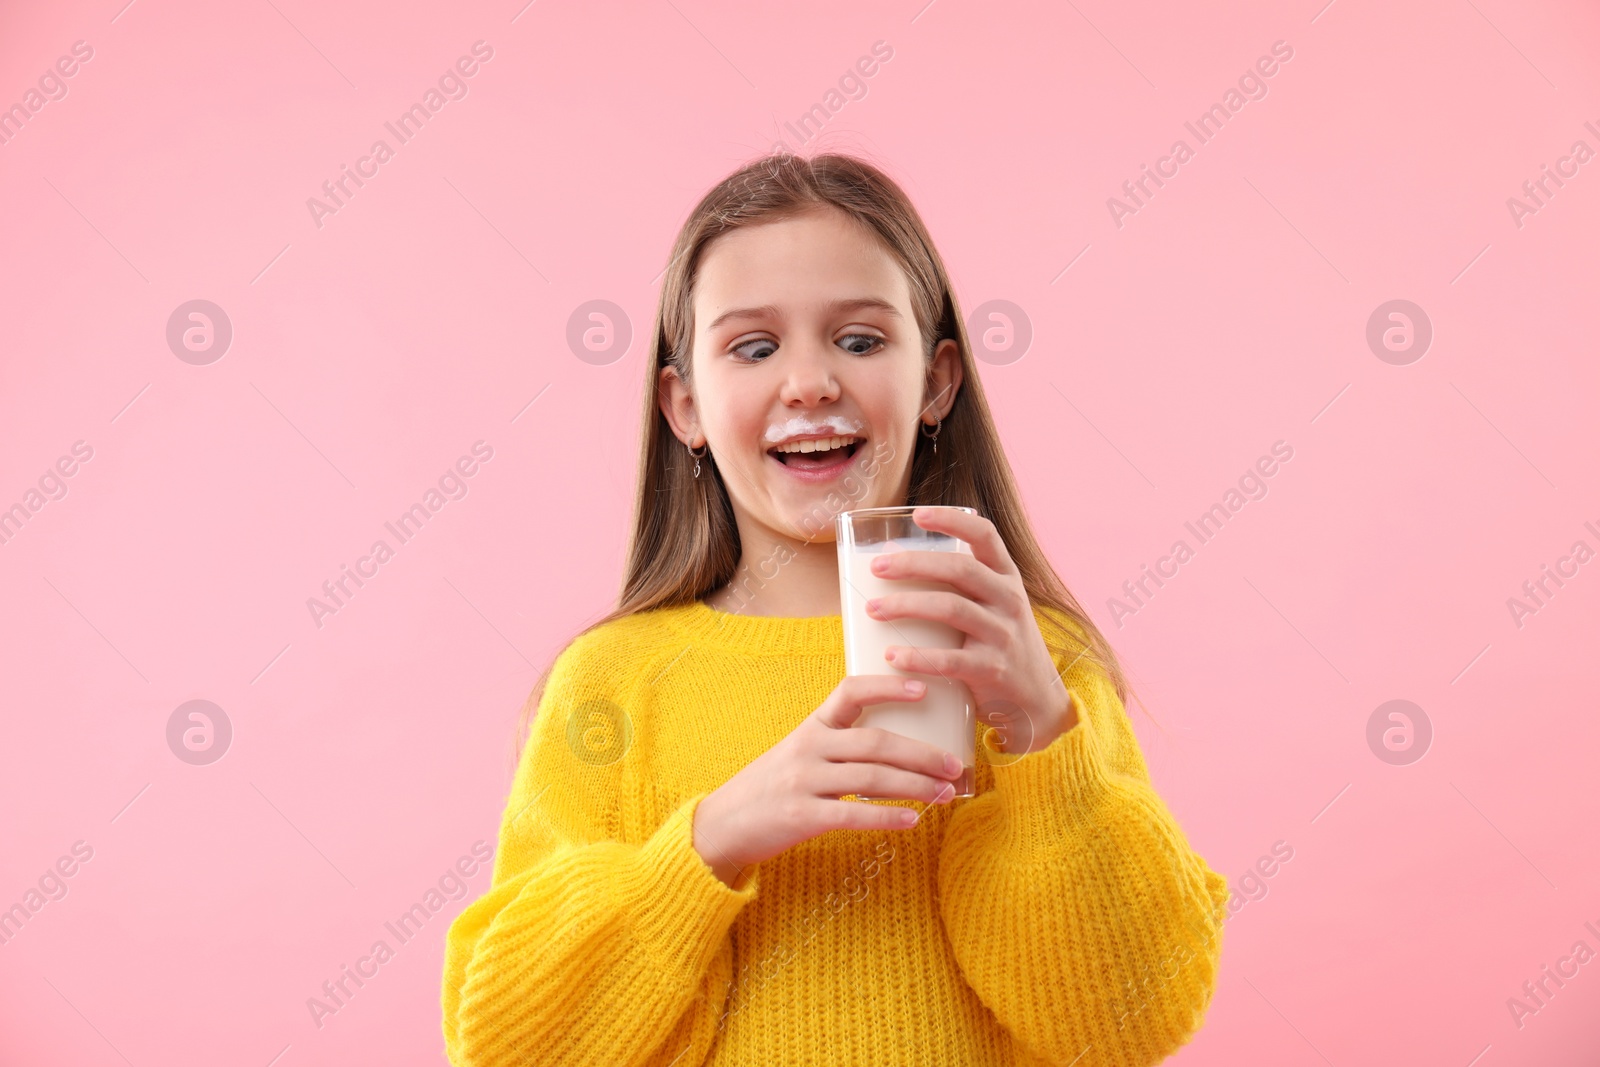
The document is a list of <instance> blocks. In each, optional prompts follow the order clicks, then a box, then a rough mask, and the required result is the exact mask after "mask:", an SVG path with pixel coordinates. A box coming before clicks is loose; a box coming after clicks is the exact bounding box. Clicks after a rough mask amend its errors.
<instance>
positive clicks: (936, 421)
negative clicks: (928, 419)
mask: <svg viewBox="0 0 1600 1067" xmlns="http://www.w3.org/2000/svg"><path fill="white" fill-rule="evenodd" d="M943 428H944V420H943V419H941V418H940V417H939V416H938V415H937V414H935V415H934V416H933V432H932V433H929V432H928V424H927V423H923V424H922V436H924V437H926V438H927V439H928V440H930V441H932V442H933V451H934V454H935V455H937V454H938V452H939V431H940V430H942V429H943Z"/></svg>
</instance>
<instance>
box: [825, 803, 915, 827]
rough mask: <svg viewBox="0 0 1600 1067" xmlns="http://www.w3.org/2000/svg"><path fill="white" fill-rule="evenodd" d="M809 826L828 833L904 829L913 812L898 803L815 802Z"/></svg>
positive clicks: (913, 821) (912, 816)
mask: <svg viewBox="0 0 1600 1067" xmlns="http://www.w3.org/2000/svg"><path fill="white" fill-rule="evenodd" d="M815 803H816V804H817V807H816V808H815V809H814V810H815V811H816V815H815V816H813V820H814V821H813V825H815V826H822V827H826V828H827V829H829V830H908V829H910V828H911V827H912V826H915V825H916V815H917V812H916V811H914V810H912V809H911V808H907V807H904V806H902V805H900V804H868V803H864V802H862V801H859V800H818V801H816V802H815Z"/></svg>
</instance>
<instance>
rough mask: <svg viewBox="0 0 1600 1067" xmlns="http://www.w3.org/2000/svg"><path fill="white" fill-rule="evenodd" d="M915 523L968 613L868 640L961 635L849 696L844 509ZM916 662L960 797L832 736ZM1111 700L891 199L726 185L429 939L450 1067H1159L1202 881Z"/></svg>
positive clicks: (666, 311) (1197, 933) (831, 176)
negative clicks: (959, 703) (958, 701)
mask: <svg viewBox="0 0 1600 1067" xmlns="http://www.w3.org/2000/svg"><path fill="white" fill-rule="evenodd" d="M669 433H670V434H671V437H669V436H668V434H669ZM795 449H800V450H798V451H797V450H795ZM805 449H810V450H809V451H806V450H805ZM908 503H909V504H912V505H921V504H958V505H967V506H969V507H972V508H975V509H976V510H977V511H978V514H977V515H972V514H969V513H965V512H954V513H952V512H943V511H928V510H922V511H919V512H917V513H915V515H914V519H915V521H917V522H918V523H919V524H920V525H923V526H925V527H926V528H928V529H931V530H939V531H943V532H945V533H948V534H951V535H954V536H956V537H959V538H961V539H962V540H964V541H966V542H968V544H969V545H970V547H971V550H972V554H971V555H970V556H967V555H964V554H956V553H942V552H900V553H894V554H892V555H891V556H890V557H889V558H888V559H887V560H885V561H884V562H885V563H886V564H887V565H886V566H882V569H880V571H879V573H880V574H882V575H883V576H885V577H887V578H919V579H923V580H932V581H938V582H943V583H947V584H948V585H950V586H951V587H952V588H953V589H955V590H956V591H955V592H900V593H895V594H892V595H888V596H884V597H882V598H880V600H879V601H878V602H877V603H876V606H875V608H874V609H873V610H874V614H875V616H876V617H878V618H881V619H894V618H900V617H921V618H926V619H934V620H938V621H941V622H945V623H947V624H949V625H951V626H954V627H955V628H956V629H958V630H959V631H961V632H962V633H963V634H964V644H963V647H962V648H960V649H952V650H943V651H933V650H927V651H925V652H923V653H920V654H918V655H915V656H913V655H912V654H911V653H909V652H908V651H907V650H906V649H904V648H898V649H896V648H891V649H890V650H889V652H888V654H887V657H886V659H887V661H888V662H887V664H886V666H885V669H884V672H883V674H881V675H866V676H860V677H851V678H843V677H842V676H843V674H844V641H843V630H842V622H841V619H840V616H839V579H838V571H837V563H836V556H835V545H834V543H833V540H832V531H833V518H834V516H835V515H836V514H837V513H838V512H839V511H842V510H848V509H852V508H867V507H883V506H891V505H904V504H908ZM897 671H903V672H907V673H896V672H897ZM917 673H921V674H924V675H932V674H941V675H944V676H946V677H952V678H957V679H960V680H961V681H963V682H965V683H966V684H967V686H968V687H969V688H970V689H971V691H972V694H973V698H974V701H975V703H976V704H977V708H978V717H979V719H980V720H981V723H982V725H980V727H979V733H980V734H981V737H980V738H978V751H979V752H980V753H981V754H982V755H981V758H980V759H979V762H978V766H977V768H976V779H975V795H973V796H971V797H965V798H962V799H959V800H956V801H954V802H953V803H952V802H951V800H950V797H951V795H952V793H953V792H954V790H953V787H952V786H951V785H950V781H951V780H952V779H954V778H956V777H957V776H958V775H959V774H960V771H961V768H960V763H959V760H957V759H956V757H955V756H954V755H952V754H950V753H946V752H942V751H940V750H939V749H938V748H936V747H934V746H932V745H928V744H924V743H921V742H918V741H914V740H912V739H910V738H906V737H901V736H899V735H896V734H891V733H888V732H886V731H883V730H877V729H870V728H854V727H852V724H853V723H854V722H855V720H856V719H857V717H859V715H860V714H861V711H862V708H863V706H864V705H870V704H874V703H881V702H885V701H897V700H898V701H914V700H917V699H918V698H919V696H920V695H921V693H922V692H924V691H925V690H924V688H923V687H922V683H921V682H915V683H914V684H909V685H908V684H907V683H908V681H909V680H910V679H912V677H913V676H914V675H915V674H917ZM1127 696H1128V687H1127V683H1126V679H1125V678H1124V675H1123V673H1122V670H1121V668H1120V667H1119V665H1118V663H1117V659H1116V656H1115V654H1114V653H1113V652H1112V650H1111V648H1110V646H1109V645H1108V643H1107V642H1106V639H1105V638H1104V636H1103V635H1102V634H1101V633H1100V632H1099V630H1098V629H1096V627H1095V625H1094V623H1093V622H1092V621H1090V619H1089V617H1088V615H1087V614H1086V613H1085V612H1084V611H1083V610H1082V608H1081V607H1079V605H1078V602H1077V600H1076V599H1074V597H1073V596H1072V594H1071V593H1069V592H1068V591H1067V589H1066V587H1065V586H1064V585H1063V584H1062V583H1061V580H1060V579H1059V578H1058V577H1057V575H1056V574H1055V572H1054V571H1053V570H1052V569H1051V567H1050V564H1049V562H1048V561H1047V560H1046V559H1045V557H1044V555H1043V553H1042V552H1041V551H1040V549H1039V546H1038V544H1037V543H1036V541H1035V540H1034V537H1033V533H1032V531H1031V530H1030V529H1029V527H1028V524H1027V521H1026V519H1025V517H1024V514H1023V508H1022V505H1021V501H1020V499H1019V496H1018V493H1017V489H1016V486H1015V484H1014V482H1013V480H1012V476H1011V472H1010V468H1009V466H1008V465H1007V462H1006V460H1005V457H1004V454H1003V453H1002V450H1001V447H1000V440H999V436H998V434H997V432H996V430H995V426H994V423H993V421H992V419H991V417H990V414H989V408H988V405H987V402H986V401H985V399H984V394H983V390H982V388H981V385H980V382H979V380H978V377H977V375H976V373H975V368H974V365H973V360H972V352H971V349H970V347H969V345H968V341H967V335H966V331H965V329H964V327H963V324H962V321H961V315H960V313H959V310H958V308H957V305H956V301H955V297H954V294H953V293H952V291H951V286H950V281H949V278H948V277H947V276H946V274H945V269H944V265H943V263H942V262H941V260H940V258H939V255H938V253H937V252H935V251H934V247H933V242H932V240H931V239H930V238H929V236H928V233H927V231H926V229H925V228H924V227H923V224H922V221H921V219H920V218H919V217H918V215H917V213H916V211H915V209H913V207H912V206H911V204H910V203H909V202H908V200H907V199H906V197H905V195H904V193H903V192H902V191H901V190H900V188H899V187H898V186H896V185H895V184H894V183H893V182H892V181H891V180H890V179H888V178H887V177H885V176H884V175H883V174H882V173H880V172H879V171H878V170H876V169H875V168H873V167H871V166H869V165H868V164H866V163H864V162H861V161H859V160H855V159H852V158H849V157H846V156H840V155H819V156H817V157H815V158H813V159H810V160H807V159H802V158H799V157H795V156H790V155H778V156H773V157H769V158H766V159H762V160H759V161H757V162H755V163H753V164H751V165H749V166H747V167H744V168H743V169H741V170H739V171H737V172H736V173H734V174H733V175H731V176H729V177H728V178H727V179H725V180H724V181H723V182H721V183H720V184H719V185H717V186H716V188H714V189H712V190H711V192H710V193H708V194H707V195H706V197H705V198H704V199H703V200H702V201H701V202H700V204H699V206H698V207H696V208H695V210H694V212H693V213H692V214H691V215H690V217H689V220H688V222H686V223H685V224H684V227H683V229H682V232H681V233H680V234H679V236H678V240H677V243H676V246H675V248H674V249H673V255H672V260H671V263H670V265H669V267H668V269H667V272H666V277H665V281H664V284H663V287H662V295H661V304H660V308H659V310H658V313H657V317H656V329H655V334H654V341H653V351H652V358H651V361H650V367H649V378H648V386H647V389H646V403H645V411H644V433H643V451H642V456H641V465H640V478H639V490H638V498H637V503H636V509H635V515H634V530H633V537H632V543H631V547H630V549H629V554H628V568H627V577H626V579H625V581H624V583H623V588H622V595H621V598H620V601H619V603H618V606H617V608H616V610H615V611H613V612H611V613H610V614H609V615H608V616H606V617H605V618H604V619H602V620H601V621H600V622H599V623H596V624H595V625H593V626H591V627H590V628H589V629H587V630H585V631H584V632H583V633H581V634H580V635H578V637H577V638H575V639H574V640H573V641H572V642H571V643H570V644H569V645H568V646H567V647H566V648H565V649H564V650H563V651H562V652H561V654H560V655H559V656H558V657H557V658H556V660H555V662H554V663H553V665H552V666H551V668H550V671H549V674H548V676H547V678H546V679H545V682H544V684H543V685H542V687H541V689H539V690H536V691H535V693H534V695H533V696H532V697H531V698H530V700H529V706H533V705H534V704H535V703H536V704H537V708H538V712H537V715H536V717H535V718H534V720H533V724H532V727H531V732H530V735H529V738H528V742H527V745H526V747H525V749H524V751H523V753H522V757H521V760H520V762H519V764H518V768H517V773H516V777H515V780H514V783H513V786H512V790H511V796H510V799H509V801H508V803H507V806H506V810H505V814H504V818H503V820H502V823H501V827H500V847H499V850H498V852H497V853H496V856H495V864H494V872H493V881H492V885H491V887H490V888H489V890H488V892H486V893H485V894H484V895H483V896H482V897H480V898H479V899H478V900H476V901H475V902H474V903H473V904H472V905H471V906H469V907H468V908H467V909H466V910H465V911H463V912H462V913H461V914H460V915H459V916H458V917H457V918H456V920H455V921H454V923H452V925H451V927H450V931H449V934H448V940H447V944H446V950H445V965H444V983H443V996H442V999H443V1009H444V1036H445V1045H446V1049H447V1051H448V1054H449V1057H450V1060H451V1062H452V1063H454V1064H457V1065H458V1067H467V1065H472V1067H498V1065H502V1064H504V1065H510V1064H596V1065H605V1067H635V1065H647V1064H654V1065H663V1067H665V1065H673V1067H691V1065H708V1064H719V1065H720V1064H761V1065H766V1064H818V1065H823V1064H827V1065H833V1064H871V1065H886V1064H972V1065H983V1067H988V1065H1000V1064H1083V1065H1089V1064H1119V1065H1121V1064H1129V1065H1131V1064H1140V1065H1142V1064H1153V1063H1157V1062H1158V1061H1160V1060H1162V1059H1163V1058H1165V1057H1166V1056H1168V1055H1170V1054H1171V1053H1172V1052H1173V1051H1174V1050H1176V1049H1177V1048H1178V1047H1179V1046H1180V1045H1182V1044H1184V1043H1185V1042H1186V1041H1187V1040H1188V1039H1189V1038H1190V1036H1191V1035H1192V1034H1193V1033H1194V1032H1195V1030H1197V1029H1198V1028H1199V1026H1200V1024H1201V1022H1202V1020H1203V1018H1204V1015H1205V1012H1206V1009H1207V1007H1208V1005H1209V1003H1210V1000H1211V995H1212V991H1213V989H1214V987H1215V983H1216V975H1217V967H1218V962H1219V959H1220V952H1221V941H1220V931H1221V916H1222V911H1221V909H1222V906H1223V904H1224V902H1225V900H1226V898H1227V895H1228V890H1227V883H1226V880H1225V879H1224V878H1222V877H1221V876H1220V875H1218V874H1216V873H1215V872H1213V871H1212V870H1211V869H1210V868H1209V867H1208V866H1207V865H1206V863H1205V862H1204V861H1203V860H1202V859H1201V858H1200V857H1199V856H1198V855H1196V854H1195V853H1194V852H1193V851H1192V850H1191V849H1190V848H1189V845H1188V842H1187V840H1186V839H1185V837H1184V834H1183V831H1182V830H1181V829H1180V828H1179V827H1178V825H1177V824H1176V822H1174V820H1173V818H1172V816H1171V814H1170V813H1169V812H1168V811H1167V808H1166V806H1165V805H1164V804H1163V803H1162V800H1161V798H1160V797H1159V796H1158V795H1157V794H1156V792H1155V790H1154V789H1153V788H1152V787H1151V784H1150V778H1149V774H1148V773H1147V771H1146V768H1145V765H1144V760H1143V757H1142V756H1141V754H1140V751H1139V748H1138V744H1137V742H1136V741H1135V739H1134V735H1133V732H1132V729H1131V726H1130V723H1129V722H1128V719H1127V716H1126V714H1125V713H1124V701H1125V700H1126V698H1127ZM858 796H875V797H880V798H881V797H891V798H904V799H906V800H909V801H912V802H913V804H914V806H913V807H906V806H905V805H903V804H899V803H896V802H895V801H893V800H880V801H870V802H869V801H862V800H858V799H854V798H855V797H858ZM846 798H851V799H846Z"/></svg>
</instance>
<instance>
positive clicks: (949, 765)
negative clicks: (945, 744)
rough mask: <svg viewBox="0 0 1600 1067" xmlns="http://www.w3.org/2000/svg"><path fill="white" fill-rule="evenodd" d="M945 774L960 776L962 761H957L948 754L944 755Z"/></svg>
mask: <svg viewBox="0 0 1600 1067" xmlns="http://www.w3.org/2000/svg"><path fill="white" fill-rule="evenodd" d="M944 773H946V774H960V773H961V761H960V760H958V759H956V758H955V756H953V755H951V754H950V753H948V752H946V753H945V755H944Z"/></svg>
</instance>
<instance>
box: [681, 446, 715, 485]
mask: <svg viewBox="0 0 1600 1067" xmlns="http://www.w3.org/2000/svg"><path fill="white" fill-rule="evenodd" d="M685 447H688V446H687V445H686V446H685ZM709 451H711V446H710V444H707V443H702V444H701V445H700V451H698V452H696V451H695V450H694V449H693V448H689V455H691V456H693V457H694V476H695V477H696V478H698V477H700V459H701V457H703V456H704V455H705V454H706V453H707V452H709Z"/></svg>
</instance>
